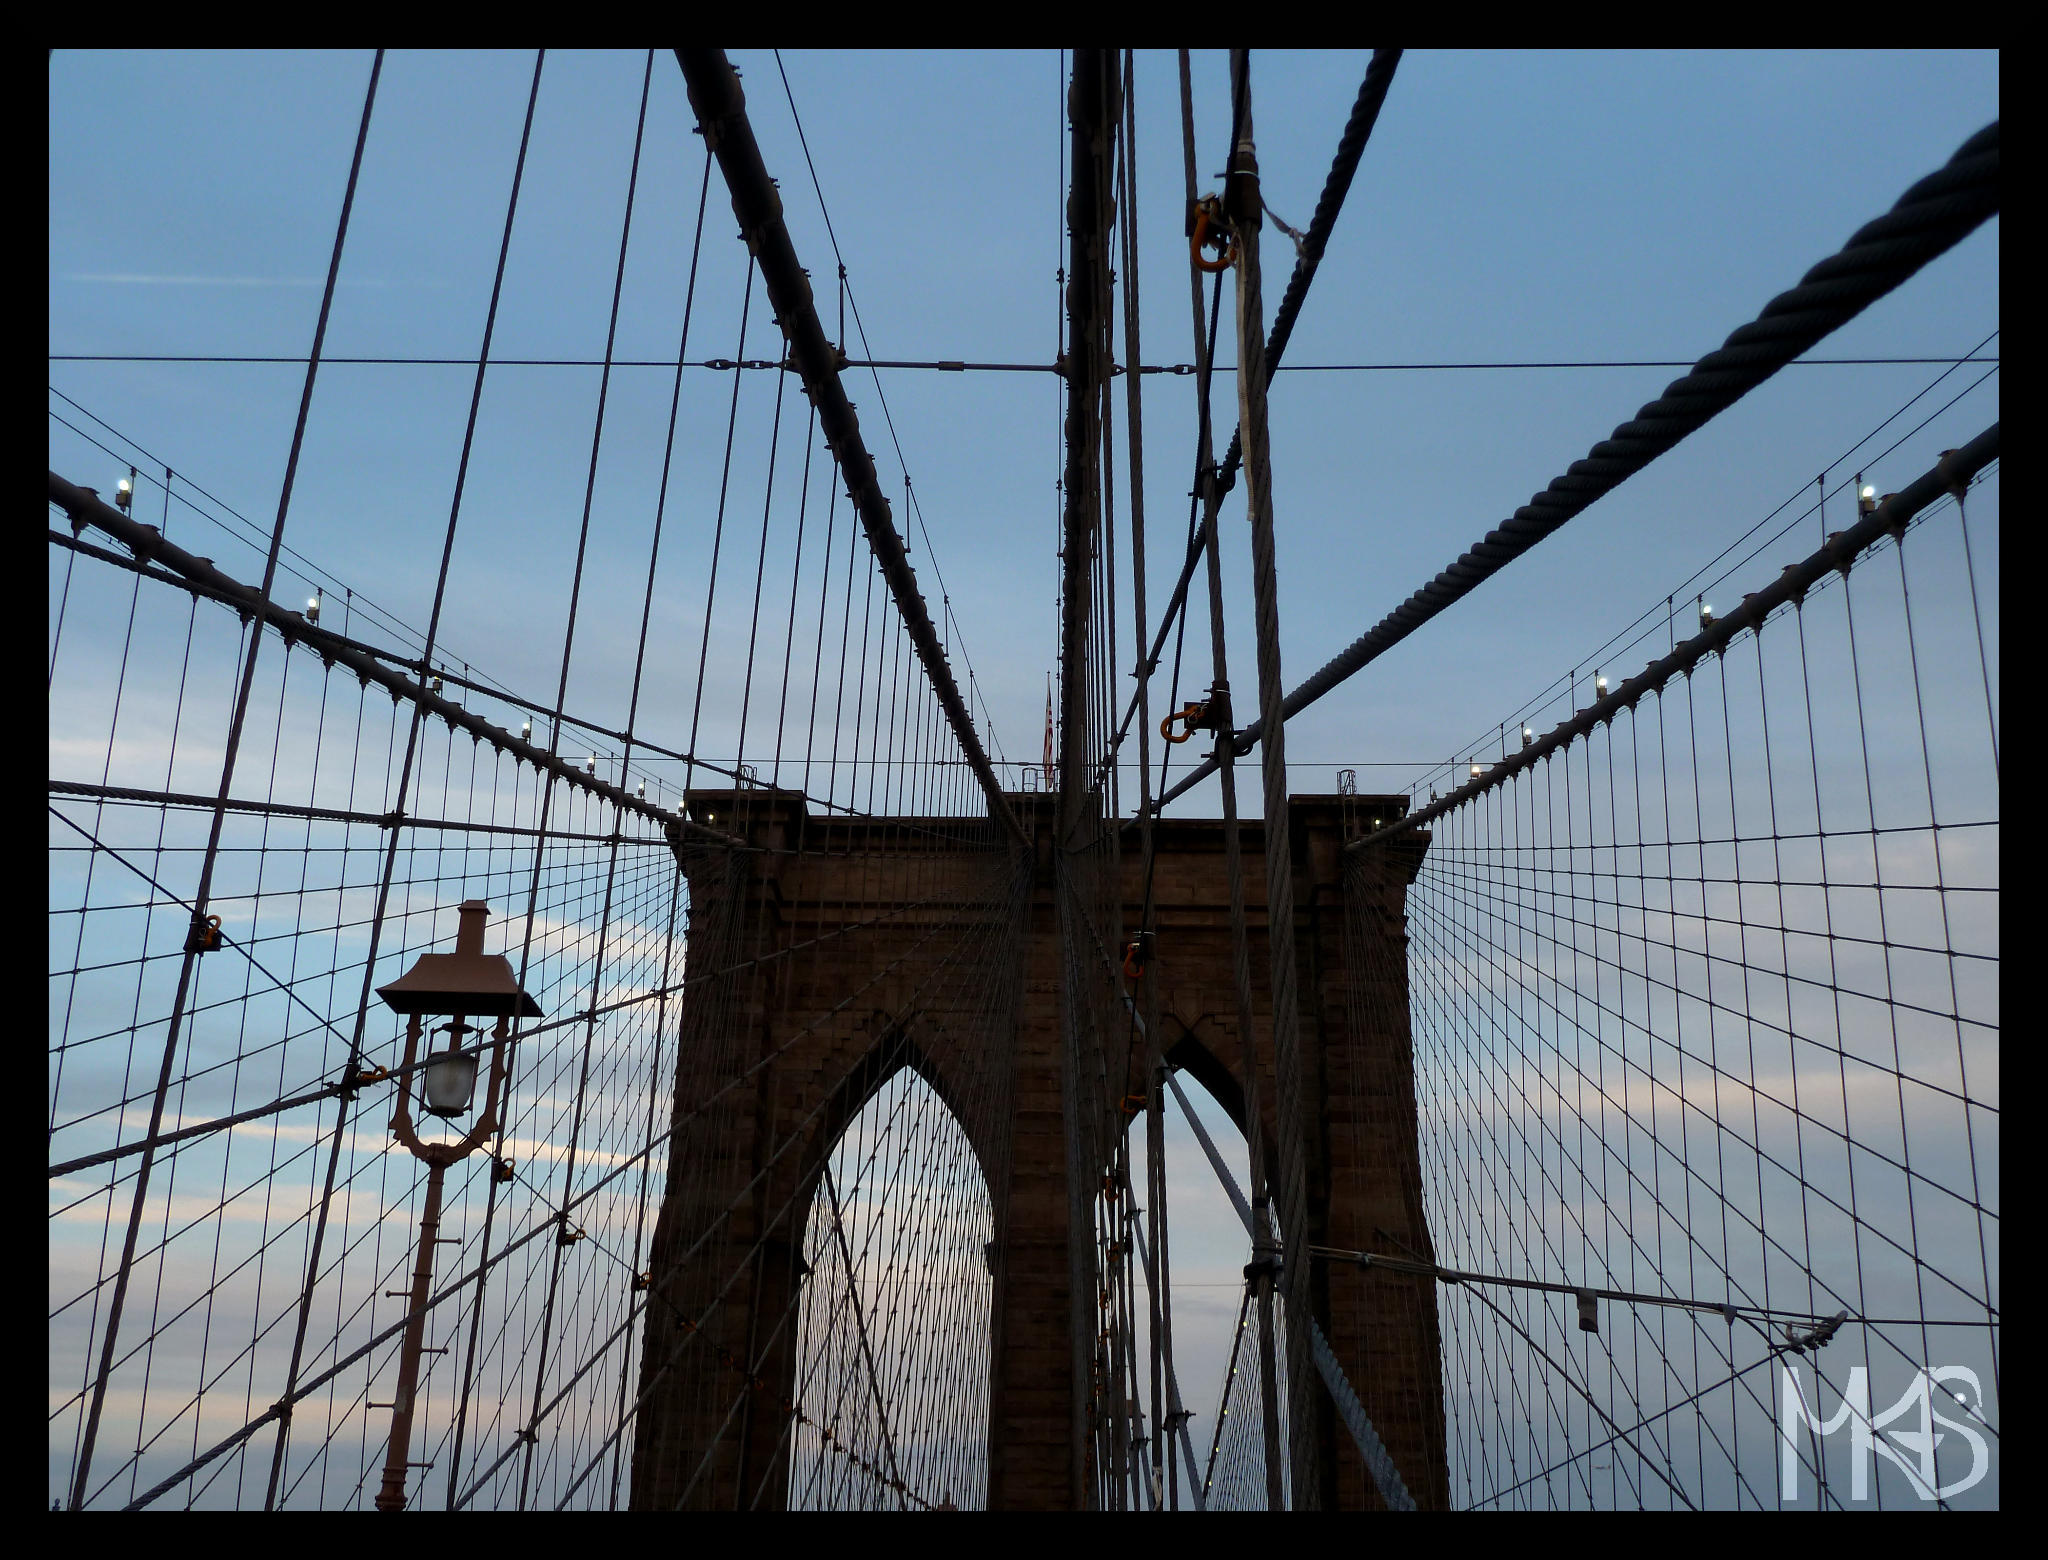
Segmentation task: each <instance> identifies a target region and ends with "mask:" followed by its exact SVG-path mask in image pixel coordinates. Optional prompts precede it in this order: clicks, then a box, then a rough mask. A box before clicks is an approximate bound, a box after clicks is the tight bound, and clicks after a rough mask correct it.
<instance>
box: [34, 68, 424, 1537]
mask: <svg viewBox="0 0 2048 1560" xmlns="http://www.w3.org/2000/svg"><path fill="white" fill-rule="evenodd" d="M383 70H384V51H383V50H382V49H379V50H378V51H377V53H376V56H375V57H374V58H373V59H372V60H371V62H370V84H369V87H368V89H367V90H366V91H365V92H364V94H363V116H362V123H361V124H360V125H359V126H358V127H357V129H356V147H355V155H354V157H353V158H352V159H351V160H350V162H349V168H348V186H347V189H346V190H345V191H344V192H343V194H342V198H341V219H340V221H339V222H338V223H337V224H336V226H335V230H334V252H333V254H332V255H330V256H329V258H328V261H327V285H326V287H325V289H324V290H323V291H322V292H321V294H320V318H319V322H318V323H317V324H316V325H315V326H314V327H313V352H312V356H311V357H310V358H309V359H308V360H307V363H306V383H305V388H304V389H302V390H301V391H300V392H299V418H298V423H297V425H296V426H295V427H294V428H293V430H292V448H291V454H290V455H289V456H288V457H287V458H286V460H285V468H284V487H283V490H282V491H281V492H280V493H279V494H278V497H277V521H276V524H274V525H273V526H272V527H271V531H270V551H269V554H268V556H267V557H266V558H265V559H264V563H263V594H264V596H265V598H266V599H267V598H268V597H269V595H270V589H271V586H272V585H273V584H275V583H276V580H277V555H278V550H279V549H280V548H281V547H283V545H284V527H285V519H286V517H287V515H289V514H290V512H291V504H292V487H293V484H294V483H295V482H296V481H297V480H298V474H299V454H300V452H301V451H302V450H303V449H304V448H305V443H306V418H307V414H308V413H309V412H311V410H312V407H313V385H314V381H315V380H316V379H317V378H318V377H319V373H320V352H321V348H322V346H323V345H324V344H325V342H326V340H327V320H328V316H329V315H330V314H331V313H332V311H333V308H334V283H335V279H336V278H337V277H338V276H339V275H340V274H341V252H342V249H343V247H344V245H345V244H346V243H347V241H348V220H349V214H350V213H351V212H352V211H353V210H354V209H355V200H356V181H357V179H358V178H359V177H360V176H361V174H362V171H363V145H364V143H365V142H366V141H368V139H369V136H370V113H371V110H372V109H374V108H375V107H376V103H377V78H378V77H379V76H380V75H382V74H383ZM262 643H263V619H262V618H261V617H253V616H252V617H251V618H250V620H249V645H248V649H247V650H246V651H244V652H243V655H242V682H241V687H240V689H239V690H238V691H237V693H236V695H235V712H234V715H233V717H232V718H231V720H230V721H229V723H228V739H227V751H226V754H225V755H224V756H223V758H222V760H221V770H220V790H219V793H218V795H217V796H216V798H215V802H214V808H213V822H212V825H211V828H210V830H209V832H208V834H207V838H206V854H205V855H204V857H202V858H201V861H200V867H199V884H198V887H197V889H196V890H195V891H194V893H193V896H192V905H193V910H192V914H193V925H194V927H195V928H196V927H197V926H198V924H199V917H201V916H203V915H204V914H205V913H206V903H207V897H208V895H209V894H210V893H211V891H212V887H213V869H214V866H215V864H216V863H217V862H218V861H219V859H220V836H221V829H222V826H223V825H224V824H225V822H226V821H227V801H228V789H229V787H230V786H231V785H232V784H233V783H234V778H235V758H236V755H237V754H238V753H239V751H240V749H241V745H242V726H243V724H244V722H245V720H246V719H247V717H248V713H249V697H250V694H251V692H252V690H253V688H254V686H255V682H256V652H257V651H258V649H260V648H261V646H262ZM199 946H200V945H199V943H198V941H197V940H196V939H193V938H189V937H188V938H187V939H186V945H185V956H184V959H183V961H182V962H181V963H180V964H179V966H178V989H177V994H176V995H175V997H173V999H172V1002H171V1017H170V1022H169V1023H168V1024H167V1025H166V1026H165V1029H164V1059H163V1066H162V1069H161V1070H160V1072H159V1074H158V1077H157V1085H156V1093H155V1096H154V1097H153V1099H152V1101H151V1103H150V1111H149V1132H148V1136H149V1137H150V1138H152V1139H153V1138H155V1137H156V1136H157V1135H158V1133H159V1132H160V1131H161V1130H162V1127H163V1116H164V1099H165V1097H166V1095H167V1094H168V1093H169V1090H170V1084H171V1067H172V1064H173V1063H174V1062H175V1060H176V1058H177V1054H178V1037H179V1034H180V1031H181V1029H182V1027H183V1020H184V1016H185V1003H186V1000H187V998H188V997H189V996H190V994H191V989H192V977H193V974H194V969H193V962H194V960H195V959H197V957H198V956H199ZM155 1159H156V1153H155V1150H154V1149H147V1150H145V1151H144V1152H143V1155H142V1159H141V1162H140V1163H139V1164H138V1165H137V1167H136V1171H135V1194H134V1197H133V1199H132V1201H131V1203H130V1205H129V1212H128V1232H127V1234H126V1236H125V1237H124V1238H123V1241H122V1246H121V1264H120V1267H119V1268H118V1270H117V1271H116V1273H115V1277H114V1293H113V1297H112V1299H111V1300H110V1301H109V1303H108V1307H107V1334H106V1341H105V1343H104V1344H103V1346H102V1348H101V1351H100V1367H99V1371H98V1374H97V1375H96V1376H95V1377H94V1379H93V1387H92V1406H91V1408H90V1409H89V1410H88V1411H87V1414H86V1422H85V1436H84V1440H83V1442H82V1444H81V1445H80V1447H79V1453H78V1467H77V1470H76V1472H75V1474H74V1475H73V1478H72V1484H71V1509H72V1510H73V1511H77V1510H79V1509H80V1508H81V1507H83V1506H84V1504H85V1498H86V1495H87V1493H88V1485H89V1482H90V1479H91V1476H92V1454H93V1445H94V1442H95V1441H96V1440H97V1439H98V1437H99V1427H100V1414H101V1411H102V1410H103V1409H104V1408H105V1407H106V1399H107V1378H108V1377H109V1376H110V1375H111V1374H112V1372H113V1368H114V1350H115V1345H116V1343H117V1342H118V1340H119V1336H120V1331H121V1309H122V1306H123V1304H124V1302H125V1301H126V1299H127V1296H128V1280H129V1277H130V1275H131V1274H132V1272H133V1271H134V1266H135V1242H136V1237H137V1236H138V1235H139V1234H140V1232H141V1229H142V1210H143V1205H144V1203H145V1201H146V1199H147V1198H148V1195H149V1172H150V1169H151V1166H152V1165H153V1163H154V1162H155Z"/></svg>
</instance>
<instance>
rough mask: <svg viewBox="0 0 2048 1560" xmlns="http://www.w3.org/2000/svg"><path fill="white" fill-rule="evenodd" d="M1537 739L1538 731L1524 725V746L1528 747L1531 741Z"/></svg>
mask: <svg viewBox="0 0 2048 1560" xmlns="http://www.w3.org/2000/svg"><path fill="white" fill-rule="evenodd" d="M1535 740H1536V733H1535V732H1533V731H1531V730H1530V729H1529V728H1528V727H1527V726H1524V727H1523V728H1522V746H1523V747H1527V746H1528V745H1529V744H1530V743H1532V742H1534V741H1535Z"/></svg>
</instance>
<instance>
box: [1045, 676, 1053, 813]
mask: <svg viewBox="0 0 2048 1560" xmlns="http://www.w3.org/2000/svg"><path fill="white" fill-rule="evenodd" d="M1045 788H1046V789H1047V790H1048V791H1050V790H1051V789H1052V673H1051V672H1047V673H1046V674H1045Z"/></svg>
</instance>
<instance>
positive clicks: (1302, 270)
mask: <svg viewBox="0 0 2048 1560" xmlns="http://www.w3.org/2000/svg"><path fill="white" fill-rule="evenodd" d="M1400 63H1401V50H1399V49H1375V50H1374V51H1373V56H1372V60H1371V63H1369V64H1368V65H1367V66H1366V68H1365V79H1364V80H1363V81H1361V82H1360V83H1359V84H1358V96H1357V98H1356V99H1355V100H1354V101H1353V102H1352V105H1351V117H1350V118H1349V119H1347V120H1345V122H1344V133H1343V135H1342V136H1340V137H1339V138H1338V141H1337V151H1336V155H1335V156H1333V157H1332V158H1331V159H1330V171H1329V173H1328V174H1326V175H1325V176H1324V179H1323V192H1322V194H1321V195H1320V196H1319V197H1317V199H1316V211H1315V215H1314V217H1312V218H1311V219H1310V220H1309V225H1308V232H1307V233H1306V234H1305V235H1304V236H1303V238H1302V241H1301V248H1300V250H1299V251H1298V252H1297V254H1296V255H1295V259H1294V271H1293V274H1291V275H1290V276H1289V277H1288V278H1287V291H1286V292H1285V293H1283V294H1282V295H1281V298H1280V307H1279V308H1278V309H1277V310H1275V311H1274V314H1273V329H1272V331H1271V333H1270V334H1269V335H1268V336H1267V337H1266V379H1267V382H1268V383H1271V381H1272V377H1273V375H1274V374H1276V373H1278V372H1279V371H1280V359H1281V357H1282V355H1283V354H1284V353H1285V352H1286V351H1287V343H1288V341H1289V340H1290V339H1292V337H1293V335H1294V323H1295V321H1296V320H1297V319H1298V318H1299V317H1300V315H1301V306H1302V304H1303V303H1304V302H1305V301H1306V300H1307V298H1308V289H1309V284H1310V283H1311V282H1313V281H1314V280H1315V279H1316V268H1317V267H1318V266H1320V265H1321V264H1322V263H1323V250H1324V249H1325V248H1327V247H1328V245H1329V242H1330V234H1331V233H1332V232H1334V231H1335V230H1336V226H1337V217H1338V214H1339V213H1340V212H1342V211H1343V209H1344V197H1345V196H1346V195H1348V194H1349V193H1350V191H1351V181H1352V179H1353V177H1354V176H1355V175H1356V174H1357V172H1358V164H1359V160H1360V159H1361V158H1362V157H1363V156H1364V155H1365V143H1366V142H1367V141H1369V140H1370V139H1371V138H1372V130H1373V126H1374V125H1375V124H1377V123H1378V122H1379V117H1380V107H1381V105H1382V104H1384V103H1385V102H1386V100H1387V88H1389V87H1390V86H1392V85H1393V83H1394V70H1395V68H1396V67H1397V66H1398V65H1399V64H1400ZM1191 198H1192V197H1191ZM1131 355H1132V358H1133V360H1135V359H1136V357H1137V353H1136V352H1135V350H1134V351H1133V352H1132V354H1131ZM1191 371H1192V370H1191ZM1140 372H1149V370H1142V369H1141V370H1140ZM1174 372H1176V373H1178V372H1180V370H1179V369H1178V368H1176V369H1175V370H1174ZM1243 455H1244V448H1243V440H1242V432H1241V430H1240V431H1237V432H1233V433H1232V434H1231V436H1230V448H1229V449H1228V450H1227V451H1225V452H1224V456H1223V469H1222V470H1221V471H1220V472H1219V473H1218V474H1217V477H1216V483H1215V488H1214V491H1213V495H1212V501H1211V502H1210V504H1209V505H1208V506H1207V507H1206V508H1205V510H1204V513H1203V517H1202V521H1201V529H1200V530H1198V531H1197V532H1196V533H1195V535H1194V536H1193V537H1192V538H1191V539H1190V540H1189V542H1188V553H1187V557H1186V559H1185V560H1184V561H1183V562H1182V564H1181V570H1180V579H1179V580H1178V581H1177V582H1176V583H1175V585H1174V587H1173V591H1172V593H1171V594H1170V595H1169V596H1168V598H1167V603H1166V610H1165V612H1164V613H1162V614H1161V615H1160V618H1159V633H1158V636H1157V637H1156V638H1155V639H1154V640H1153V642H1152V653H1151V654H1150V655H1148V656H1146V657H1145V658H1144V660H1142V661H1141V662H1140V663H1139V665H1138V670H1137V676H1138V682H1139V685H1140V686H1141V687H1142V686H1144V684H1145V682H1146V681H1147V680H1148V679H1149V678H1150V677H1151V675H1152V670H1153V668H1154V667H1156V666H1157V665H1158V664H1159V653H1160V651H1161V650H1163V649H1164V648H1165V646H1166V636H1167V634H1168V633H1169V632H1171V631H1172V628H1173V625H1174V622H1175V620H1176V619H1177V618H1178V617H1179V616H1180V614H1181V612H1182V611H1183V610H1184V608H1185V607H1186V604H1187V593H1188V586H1189V584H1190V583H1191V582H1192V581H1193V579H1194V577H1195V565H1196V564H1197V563H1198V562H1199V561H1200V559H1201V553H1202V544H1203V534H1204V532H1206V531H1207V529H1208V527H1210V526H1211V525H1214V524H1215V522H1216V509H1217V507H1218V506H1220V505H1221V504H1222V502H1223V499H1224V497H1225V495H1226V494H1228V493H1229V492H1230V490H1231V488H1232V487H1233V486H1234V485H1235V484H1236V482H1237V471H1238V466H1239V464H1240V462H1241V461H1242V459H1243ZM1137 707H1138V703H1137V700H1136V698H1135V697H1134V698H1133V699H1132V701H1131V704H1130V707H1129V708H1128V709H1126V710H1125V711H1124V718H1123V722H1122V724H1121V725H1120V726H1119V727H1118V728H1117V735H1116V740H1115V741H1114V742H1112V743H1111V744H1110V752H1111V753H1114V752H1115V751H1116V750H1117V749H1118V748H1119V747H1121V746H1122V745H1123V739H1124V733H1125V732H1126V731H1127V730H1129V728H1130V724H1131V716H1132V714H1133V713H1134V712H1135V711H1136V710H1137Z"/></svg>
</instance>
